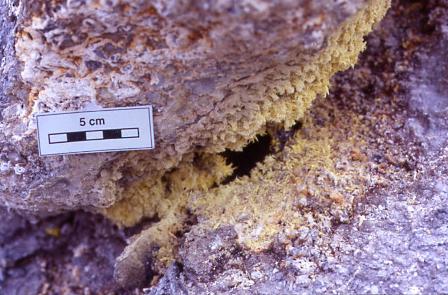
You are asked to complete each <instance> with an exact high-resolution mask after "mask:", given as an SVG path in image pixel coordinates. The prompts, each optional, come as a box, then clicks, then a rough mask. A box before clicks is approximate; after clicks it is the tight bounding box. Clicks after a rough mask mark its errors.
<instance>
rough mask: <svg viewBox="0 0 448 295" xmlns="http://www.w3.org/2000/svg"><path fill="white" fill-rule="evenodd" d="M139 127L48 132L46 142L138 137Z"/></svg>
mask: <svg viewBox="0 0 448 295" xmlns="http://www.w3.org/2000/svg"><path fill="white" fill-rule="evenodd" d="M139 137H140V130H139V128H122V129H106V130H92V131H77V132H65V133H50V134H48V143H49V144H55V143H66V142H78V141H91V140H105V139H120V138H139Z"/></svg>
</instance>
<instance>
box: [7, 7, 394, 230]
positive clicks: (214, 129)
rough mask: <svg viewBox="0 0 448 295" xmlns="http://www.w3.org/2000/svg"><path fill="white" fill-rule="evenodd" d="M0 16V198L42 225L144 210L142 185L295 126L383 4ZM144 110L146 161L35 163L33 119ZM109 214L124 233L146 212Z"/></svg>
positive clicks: (127, 157)
mask: <svg viewBox="0 0 448 295" xmlns="http://www.w3.org/2000/svg"><path fill="white" fill-rule="evenodd" d="M0 4H1V8H0V16H1V23H0V37H1V41H2V55H3V59H2V61H1V62H2V63H1V67H0V69H1V72H0V73H1V74H0V81H1V82H0V83H2V84H1V88H0V89H1V91H0V109H1V110H2V115H1V122H0V126H1V128H0V142H1V143H2V144H1V147H0V177H1V183H0V200H1V202H2V203H3V204H5V206H7V207H8V208H14V209H16V210H19V211H22V212H26V214H32V215H41V216H42V215H49V214H56V213H58V212H61V211H64V210H75V209H79V208H81V209H85V210H93V211H103V213H104V210H102V209H104V208H109V207H110V206H112V205H113V204H114V203H116V202H117V201H119V200H124V201H123V202H122V203H120V204H119V205H117V206H118V207H120V206H125V205H123V204H126V202H127V200H132V199H136V201H134V203H139V204H142V203H146V202H148V199H150V198H151V196H152V195H153V194H155V192H153V191H151V190H149V191H148V193H147V194H146V195H145V196H144V197H142V196H141V195H133V194H132V192H134V191H137V190H138V189H133V187H135V186H136V185H137V184H138V183H141V182H142V181H143V182H147V183H150V185H149V187H151V186H152V185H151V183H154V184H155V183H157V182H159V181H160V179H162V177H163V175H164V174H165V173H166V172H167V171H169V169H172V168H173V167H176V166H177V165H179V163H180V162H181V161H183V162H186V163H192V162H193V159H194V158H195V156H194V155H195V154H204V153H211V154H216V153H220V152H222V151H224V150H225V149H232V150H238V149H241V148H242V147H243V146H244V145H245V144H246V143H247V142H248V141H249V140H253V139H254V138H255V136H256V135H257V134H261V133H264V132H265V131H266V126H267V125H268V124H269V125H279V126H282V128H286V129H287V128H289V127H291V126H292V125H293V124H294V122H295V121H296V120H297V119H298V118H301V117H302V116H303V114H304V112H305V111H306V110H307V109H308V107H309V106H310V104H311V102H312V100H313V99H314V98H315V97H316V95H319V94H321V95H325V94H326V93H327V91H328V85H329V79H330V77H331V76H332V75H333V74H334V73H335V72H337V71H340V70H343V69H346V68H347V67H349V66H351V65H353V64H354V63H355V62H356V59H357V55H358V53H359V52H360V51H361V50H362V49H363V48H364V42H363V36H364V35H365V34H367V33H368V32H370V31H371V29H372V26H373V25H374V24H376V23H377V22H378V21H379V20H380V19H381V18H382V16H383V15H384V13H385V12H386V10H387V8H388V6H389V0H375V1H363V0H351V1H337V2H335V1H330V2H329V1H317V0H315V1H310V0H302V1H286V0H285V1H274V2H273V1H264V0H257V1H239V2H232V1H218V2H213V1H212V2H210V1H209V2H204V3H197V2H196V1H192V0H191V1H181V2H179V1H170V0H160V1H153V2H148V1H99V2H98V1H32V2H30V1H23V0H18V1H12V0H1V2H0ZM146 104H152V105H153V106H154V108H155V115H154V124H155V136H156V150H154V151H150V152H147V151H145V152H129V153H104V154H92V155H74V156H73V155H71V156H54V157H39V156H38V154H37V143H36V119H35V115H36V114H37V113H40V112H56V111H69V110H86V109H95V108H106V107H117V106H135V105H146ZM142 198H143V199H142ZM105 214H107V215H109V216H110V217H111V218H112V219H114V220H115V221H116V222H119V223H124V224H127V225H130V224H134V223H136V222H138V220H140V219H141V218H142V217H144V216H151V215H154V212H153V211H151V210H150V211H149V212H146V211H145V210H141V209H139V207H135V206H133V207H132V208H131V209H129V210H127V209H126V210H125V209H120V208H118V209H116V208H115V209H113V210H112V211H107V210H106V212H105Z"/></svg>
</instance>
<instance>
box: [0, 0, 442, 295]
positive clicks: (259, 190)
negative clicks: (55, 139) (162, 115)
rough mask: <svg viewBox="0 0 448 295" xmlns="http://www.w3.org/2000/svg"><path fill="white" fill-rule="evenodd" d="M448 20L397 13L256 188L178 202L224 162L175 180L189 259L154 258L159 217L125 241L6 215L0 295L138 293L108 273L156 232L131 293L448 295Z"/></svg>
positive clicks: (398, 7)
mask: <svg viewBox="0 0 448 295" xmlns="http://www.w3.org/2000/svg"><path fill="white" fill-rule="evenodd" d="M447 21H448V3H447V1H446V0H431V1H426V0H421V1H404V0H403V1H398V0H397V1H395V2H394V5H393V7H392V9H391V11H390V12H389V14H388V16H387V17H386V18H385V20H384V21H383V22H382V24H381V26H380V27H379V28H378V29H377V30H376V31H375V32H374V33H373V34H372V35H370V36H369V38H368V50H367V51H366V52H365V54H363V55H362V57H361V59H360V63H359V64H358V65H357V66H356V67H355V69H352V70H349V71H347V72H345V73H340V74H338V75H336V76H335V77H334V79H333V83H332V84H333V87H332V89H331V91H330V95H329V97H328V98H327V99H319V100H318V101H316V104H315V105H314V106H313V107H312V109H311V112H310V114H309V115H307V117H306V119H305V120H303V123H302V127H300V126H296V128H295V130H296V131H295V132H284V131H282V130H278V129H277V131H275V128H274V129H273V130H271V131H270V134H271V137H272V139H273V142H272V144H271V146H272V148H273V149H272V151H271V152H270V155H268V156H267V157H266V160H265V161H263V162H262V163H260V164H259V165H258V168H255V169H254V170H253V173H252V175H251V176H250V177H244V178H242V179H239V180H238V179H237V180H235V181H233V182H230V183H228V184H227V185H225V186H224V185H220V186H217V187H215V188H214V189H212V190H209V191H208V192H207V193H203V192H193V193H191V198H188V199H186V201H184V202H185V203H182V202H181V203H173V202H174V200H178V199H179V198H176V199H175V198H174V196H175V195H180V196H182V195H183V194H180V193H179V192H181V191H183V190H184V189H185V187H188V186H189V185H190V183H189V182H188V181H185V177H186V176H191V175H203V176H204V174H206V173H207V171H209V172H213V171H215V168H216V167H217V166H221V167H222V166H223V165H224V164H223V163H222V162H220V160H219V158H216V156H211V158H209V159H206V158H203V157H198V158H196V159H195V162H196V163H197V166H194V165H193V166H191V165H188V164H184V165H183V166H182V165H181V166H179V168H178V169H175V170H173V171H172V172H171V173H168V174H167V175H166V177H167V178H168V179H169V178H170V177H172V178H175V179H177V180H181V179H184V182H182V181H179V182H178V181H175V182H170V181H168V180H166V181H165V184H167V187H164V188H163V189H167V190H168V191H169V192H170V194H172V195H167V197H166V200H164V199H158V205H157V202H155V203H154V204H152V205H151V206H154V207H153V208H157V206H159V208H160V209H161V210H160V212H169V210H167V209H168V208H170V207H171V206H173V205H175V206H178V205H181V204H186V205H185V206H186V207H188V208H189V209H190V215H189V216H187V218H185V217H182V218H184V223H183V226H182V229H181V230H180V231H173V232H171V233H170V234H169V235H170V236H171V238H172V240H171V241H173V242H174V243H178V246H179V248H180V250H179V252H178V255H176V262H175V263H173V264H171V266H170V267H169V269H168V270H167V271H166V272H163V273H159V272H158V271H157V263H158V262H156V260H155V259H153V257H154V256H156V255H154V256H153V254H154V253H156V252H157V251H160V247H159V246H158V245H157V243H160V240H152V241H154V243H153V244H152V246H151V243H150V242H151V238H153V237H155V238H160V237H161V236H162V235H161V234H160V233H166V232H163V231H162V232H160V231H159V230H161V229H162V230H163V227H160V224H159V223H158V218H160V217H163V214H162V215H161V216H154V218H152V219H149V220H145V222H143V223H141V224H140V225H139V226H138V227H136V228H133V229H132V230H131V232H129V233H128V235H125V234H124V233H123V231H122V230H116V229H111V226H110V225H108V224H107V223H106V222H105V221H104V220H102V219H101V218H98V217H94V216H91V215H90V214H83V213H81V214H79V213H76V215H68V216H67V215H63V216H60V217H57V218H50V219H46V220H43V221H42V222H39V223H37V224H35V225H30V224H29V223H26V222H25V221H24V220H23V219H22V218H20V217H18V216H15V215H11V214H9V213H6V212H1V216H2V217H3V218H2V219H1V220H0V235H1V237H0V293H5V294H10V293H12V294H14V292H16V293H18V294H41V293H44V291H46V292H47V293H50V294H53V293H54V294H61V293H64V292H67V293H69V294H70V292H71V293H75V294H78V293H81V292H85V293H88V292H89V291H90V292H91V293H94V294H96V293H99V294H101V293H106V294H110V293H112V292H114V291H115V292H116V293H118V294H127V293H126V291H124V290H122V289H118V287H117V286H115V285H113V284H112V283H111V276H112V273H111V272H112V270H111V265H112V263H113V262H112V261H113V259H114V258H113V257H114V255H116V254H117V253H118V252H119V251H120V250H121V249H122V248H123V247H124V242H123V240H124V238H126V237H127V236H129V235H130V234H133V233H135V232H138V231H139V230H140V229H142V228H148V231H149V232H150V234H149V235H148V234H147V233H148V231H146V234H145V233H144V234H142V235H141V236H140V237H141V238H140V241H143V242H141V243H140V247H136V248H138V249H143V250H140V251H142V252H143V253H146V254H147V256H145V257H143V258H144V259H143V260H139V256H138V255H136V256H133V257H135V258H136V259H135V260H134V261H132V262H131V263H129V264H128V267H129V268H130V267H132V266H134V267H135V269H136V273H137V274H139V273H140V270H139V268H140V266H141V265H142V264H143V265H144V266H145V268H144V270H143V276H144V281H143V286H145V287H151V286H152V288H148V289H146V290H139V291H129V293H131V292H132V294H138V293H144V292H146V293H149V294H210V293H212V292H213V293H215V294H222V293H226V294H285V293H286V294H290V293H293V294H296V293H298V294H328V293H338V294H339V293H340V294H445V293H447V292H448V285H447V280H446V278H447V276H448V274H447V269H448V265H447V261H448V250H447V247H446V243H447V240H448V229H447V226H446V224H447V223H448V214H447V210H446V204H447V202H448V193H447V184H448V178H447V175H448V174H447V171H446V167H448V162H447V159H448V157H447V149H446V146H447V144H448V132H447V131H448V121H447V118H448V115H447V105H448V96H447V93H448V92H447V89H448V84H447V83H446V82H447V81H446V79H444V77H446V76H447V70H448V64H447V62H448V60H447V59H446V58H445V56H446V54H447V48H448V46H447V45H448V36H447V30H446V24H447ZM261 142H262V143H263V142H266V141H265V140H261ZM267 142H269V141H267ZM268 150H269V149H268ZM242 158H244V159H245V161H246V160H247V159H248V158H250V155H247V154H244V153H243V155H242ZM203 159H204V160H205V161H203ZM245 161H244V162H245ZM244 162H243V163H242V164H244ZM206 163H207V165H206ZM281 163H283V165H282V164H281ZM293 163H294V165H292V164H293ZM297 163H300V164H301V165H297ZM215 165H216V166H215ZM308 171H309V172H308ZM214 173H216V172H213V173H211V174H212V175H211V176H209V177H215V176H213V175H215V174H214ZM217 176H218V177H220V176H219V175H217ZM260 176H263V177H262V181H258V185H256V184H257V179H258V178H260ZM350 176H351V177H352V178H353V179H352V180H353V181H352V180H351V179H350ZM199 179H207V178H203V177H199V178H196V180H195V181H197V180H199ZM209 179H210V178H209ZM288 180H289V181H288ZM226 182H228V180H227V181H226ZM173 183H177V185H175V186H173V185H172V184H173ZM201 183H202V182H201ZM279 184H282V185H279ZM159 189H162V185H160V186H159ZM148 190H149V188H144V187H142V190H141V194H143V195H144V194H145V191H146V192H147V191H148ZM234 192H235V193H239V195H238V196H239V198H234V197H233V193H234ZM283 192H286V193H283ZM332 193H333V194H332ZM258 195H259V196H260V197H259V198H258V197H257V196H258ZM215 199H216V200H215ZM279 208H281V209H282V210H279ZM162 209H163V210H162ZM148 211H149V209H148ZM171 212H172V213H176V212H177V213H179V212H182V210H173V211H171ZM193 213H194V214H195V215H194V214H193ZM243 213H246V214H245V215H244V214H243ZM169 216H171V217H173V214H171V215H169ZM162 220H166V221H167V220H170V219H167V218H161V221H162ZM171 220H175V219H171ZM166 221H165V222H166ZM47 228H48V229H47ZM58 228H61V230H60V231H58ZM151 228H152V230H151ZM178 228H179V227H178ZM46 229H47V230H46ZM172 229H176V228H175V227H172ZM158 231H159V232H158ZM157 232H158V233H159V235H157ZM58 233H59V234H58ZM148 236H149V238H148ZM83 237H84V238H83ZM145 237H146V238H145ZM133 240H134V241H138V240H139V239H133ZM148 241H149V242H148ZM269 241H273V242H271V243H269ZM148 245H149V246H148ZM134 246H135V244H134ZM254 249H255V250H258V251H254ZM260 249H261V251H260ZM263 249H265V250H263ZM55 254H57V255H55ZM140 258H141V257H140ZM92 259H94V260H93V262H92ZM96 259H99V260H100V261H101V262H98V260H96ZM128 262H129V261H128ZM124 265H126V263H125V264H124ZM71 268H74V269H76V271H70V270H71ZM124 269H126V268H124ZM24 274H27V275H24ZM95 274H102V275H101V276H96V277H94V275H95ZM90 277H92V278H94V279H92V280H89V278H90ZM121 277H122V278H125V277H126V276H125V275H123V276H121ZM55 278H57V279H56V280H55ZM137 281H139V280H138V279H137ZM130 282H131V280H130ZM20 288H22V289H20Z"/></svg>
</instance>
